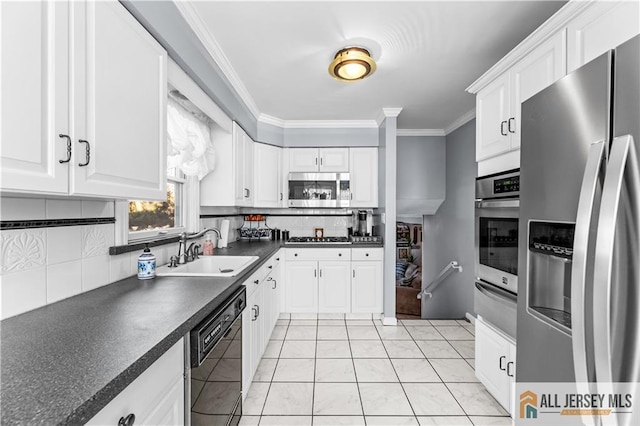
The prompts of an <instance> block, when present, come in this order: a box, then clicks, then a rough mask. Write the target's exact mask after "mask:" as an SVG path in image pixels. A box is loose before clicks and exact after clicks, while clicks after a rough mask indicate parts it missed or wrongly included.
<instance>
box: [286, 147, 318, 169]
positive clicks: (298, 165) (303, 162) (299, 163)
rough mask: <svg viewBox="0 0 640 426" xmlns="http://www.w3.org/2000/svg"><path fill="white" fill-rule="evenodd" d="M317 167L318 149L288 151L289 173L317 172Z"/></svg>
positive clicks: (293, 149)
mask: <svg viewBox="0 0 640 426" xmlns="http://www.w3.org/2000/svg"><path fill="white" fill-rule="evenodd" d="M319 165H320V159H319V158H318V148H292V149H290V150H289V171H290V172H317V171H318V167H319Z"/></svg>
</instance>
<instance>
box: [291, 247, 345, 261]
mask: <svg viewBox="0 0 640 426" xmlns="http://www.w3.org/2000/svg"><path fill="white" fill-rule="evenodd" d="M286 259H287V260H293V261H295V260H347V261H348V260H351V249H350V248H344V249H341V248H340V249H337V248H301V249H294V248H288V249H287V256H286Z"/></svg>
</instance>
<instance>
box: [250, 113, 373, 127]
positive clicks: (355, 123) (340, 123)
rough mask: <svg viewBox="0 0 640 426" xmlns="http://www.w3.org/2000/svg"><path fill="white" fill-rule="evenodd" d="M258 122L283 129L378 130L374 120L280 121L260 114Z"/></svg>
mask: <svg viewBox="0 0 640 426" xmlns="http://www.w3.org/2000/svg"><path fill="white" fill-rule="evenodd" d="M258 121H259V122H261V123H265V124H271V125H273V126H277V127H281V128H283V129H369V128H378V124H377V123H376V121H375V120H282V119H280V118H277V117H273V116H270V115H267V114H260V117H258Z"/></svg>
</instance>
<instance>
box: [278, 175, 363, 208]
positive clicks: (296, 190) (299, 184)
mask: <svg viewBox="0 0 640 426" xmlns="http://www.w3.org/2000/svg"><path fill="white" fill-rule="evenodd" d="M288 186H289V207H312V208H313V207H319V208H323V207H324V208H327V207H329V208H331V207H333V208H339V207H349V206H350V205H351V190H350V187H349V173H289V184H288Z"/></svg>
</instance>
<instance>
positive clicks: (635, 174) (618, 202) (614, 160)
mask: <svg viewBox="0 0 640 426" xmlns="http://www.w3.org/2000/svg"><path fill="white" fill-rule="evenodd" d="M625 185H626V187H625ZM639 193H640V165H639V164H638V153H637V152H636V147H635V143H634V140H633V137H632V136H631V135H625V136H620V137H617V138H615V139H614V141H613V143H612V144H611V154H610V156H609V163H608V167H607V176H606V178H605V181H604V187H603V189H602V203H601V207H600V220H599V223H598V231H597V236H596V256H595V263H594V271H593V277H594V288H593V315H594V318H598V319H599V320H598V321H597V322H594V328H593V337H594V342H596V344H595V345H594V346H595V364H596V377H597V381H598V392H601V391H604V392H607V391H611V390H612V389H611V387H610V384H611V383H612V382H614V381H619V379H620V378H619V377H614V370H613V368H614V366H613V362H612V360H613V353H612V333H611V326H612V324H611V314H612V311H611V302H612V297H613V294H612V291H613V290H614V289H613V287H614V285H615V284H616V283H614V282H613V280H614V279H613V276H614V275H617V272H616V270H615V268H616V266H618V265H616V262H615V259H614V257H615V255H614V252H615V251H616V250H615V249H616V245H619V244H620V243H619V241H617V240H618V239H619V238H623V237H627V238H629V239H630V241H631V244H630V245H629V247H624V248H623V250H629V253H627V256H628V259H631V260H632V261H630V262H629V263H628V264H627V265H624V267H625V268H629V269H630V272H629V275H628V276H629V279H631V280H634V279H637V277H638V271H637V268H638V264H637V262H634V261H633V260H637V259H638V256H639V255H640V253H638V244H637V240H636V239H637V238H638V237H639V236H640V231H639V228H638V227H639V226H640V199H639V198H640V197H639V196H638V194H639ZM625 197H626V198H625ZM621 210H622V212H621V213H623V215H622V216H623V218H624V219H623V220H626V221H628V222H630V226H628V227H627V228H628V231H627V232H628V233H631V234H632V235H628V236H620V235H616V232H615V231H616V225H617V221H618V220H619V219H620V211H621ZM634 234H635V235H634ZM634 240H635V243H634ZM634 268H636V269H635V270H634ZM634 277H635V278H634ZM625 278H626V277H624V278H623V279H625ZM632 328H633V327H632ZM629 338H632V339H637V338H638V336H629ZM628 355H629V356H630V357H631V358H629V359H633V357H634V356H636V357H637V356H638V354H628ZM630 379H631V381H633V380H634V379H635V378H630Z"/></svg>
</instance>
